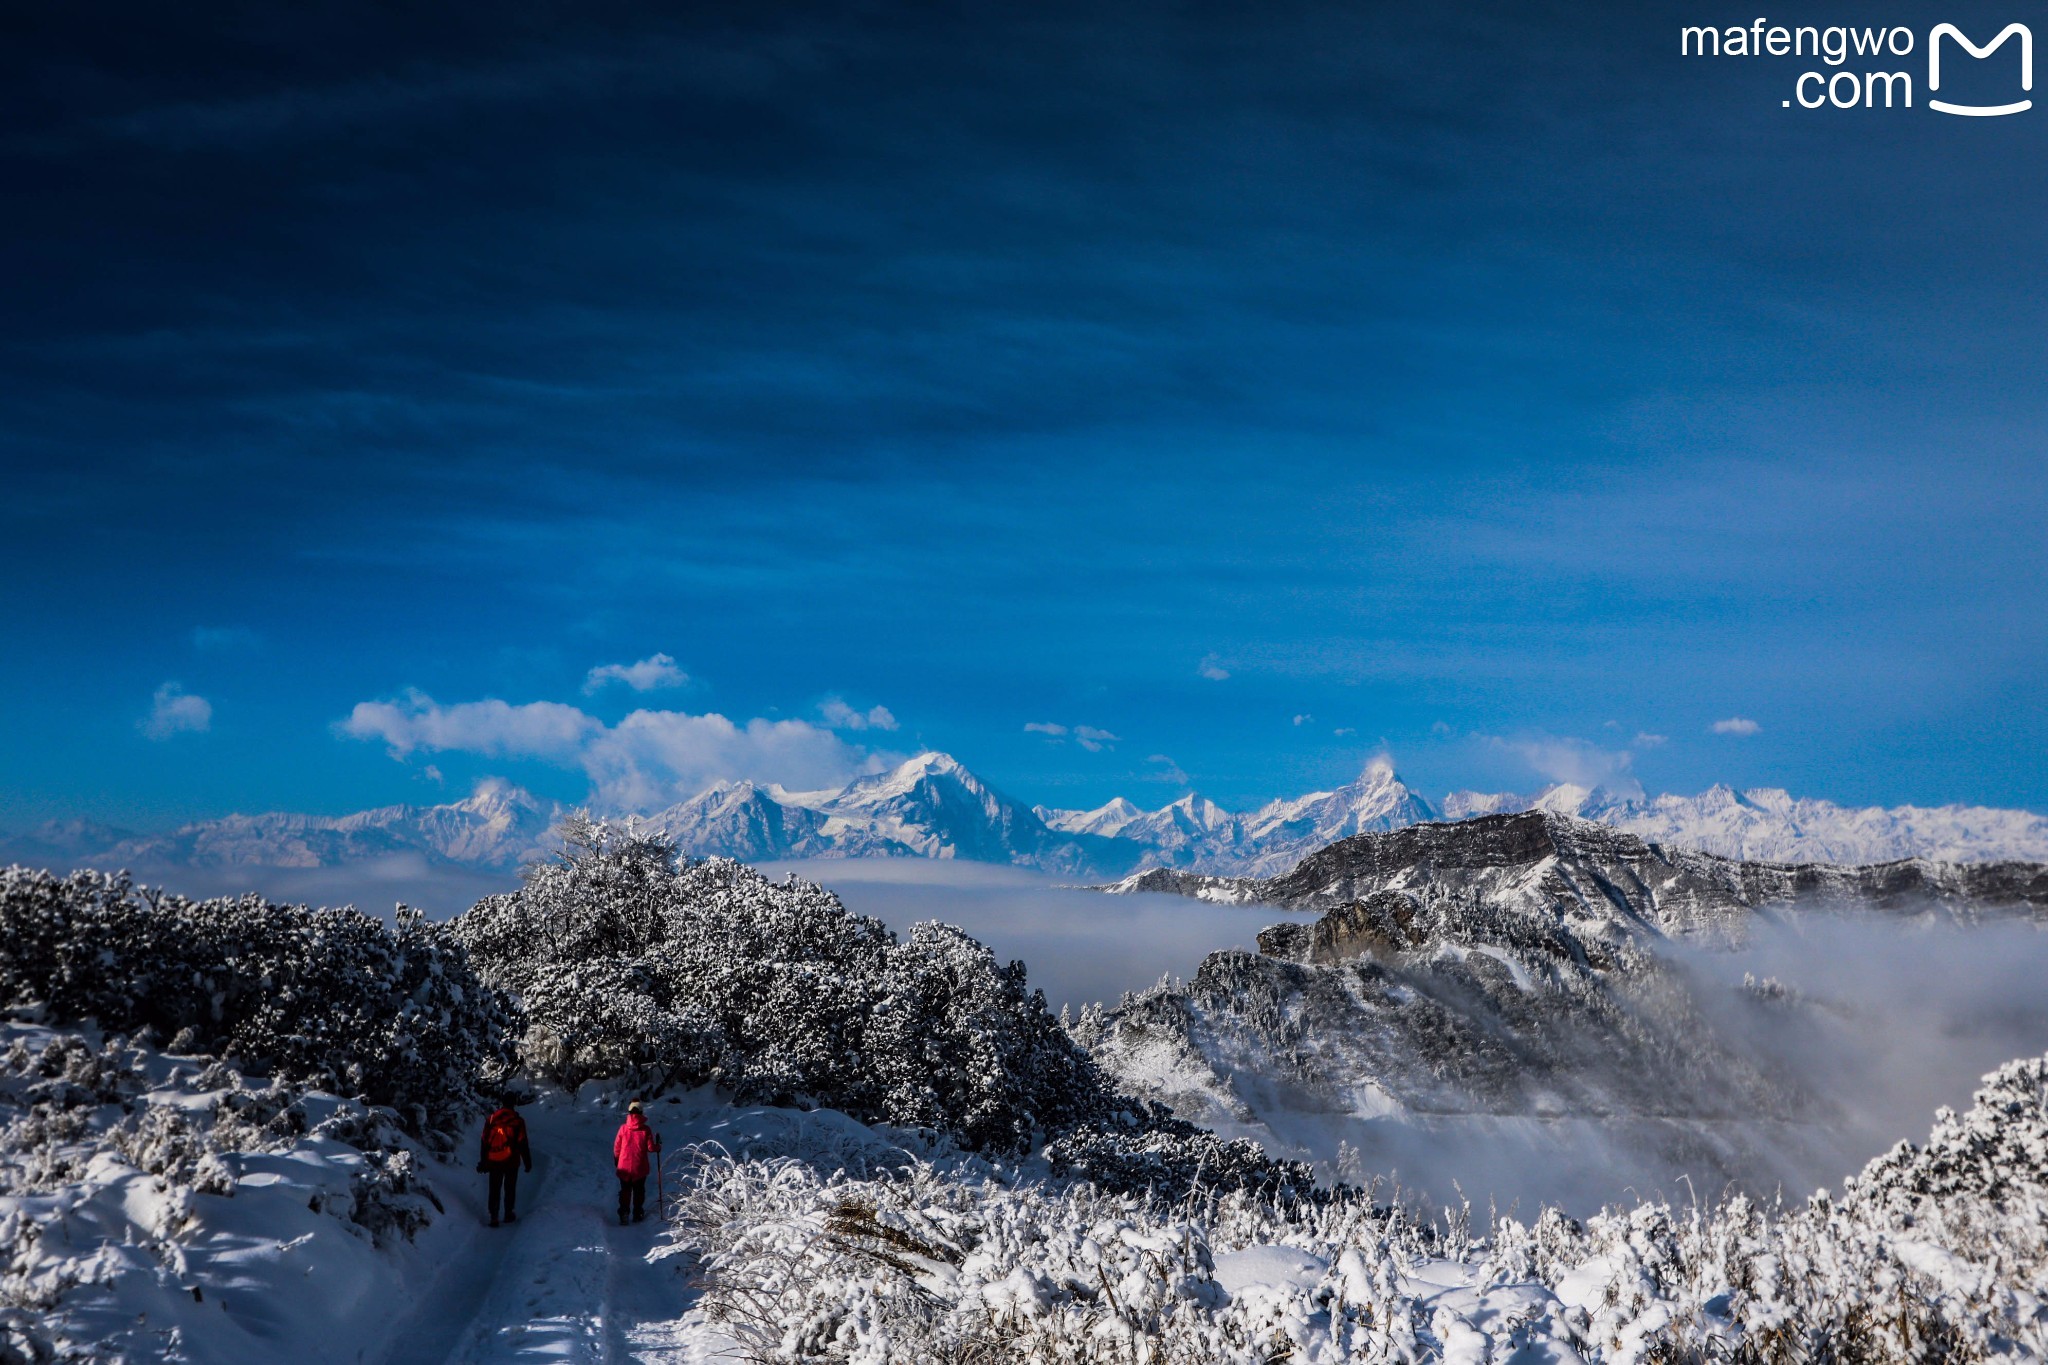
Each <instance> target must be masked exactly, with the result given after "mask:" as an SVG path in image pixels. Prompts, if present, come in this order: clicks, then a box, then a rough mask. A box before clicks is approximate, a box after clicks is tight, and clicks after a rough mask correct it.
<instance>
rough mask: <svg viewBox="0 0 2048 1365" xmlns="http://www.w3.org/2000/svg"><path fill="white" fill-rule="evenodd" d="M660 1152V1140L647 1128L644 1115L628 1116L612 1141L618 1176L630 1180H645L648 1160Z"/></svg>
mask: <svg viewBox="0 0 2048 1365" xmlns="http://www.w3.org/2000/svg"><path fill="white" fill-rule="evenodd" d="M660 1150H661V1139H660V1138H658V1137H656V1136H655V1135H654V1130H653V1129H652V1128H649V1127H648V1126H647V1116H646V1115H644V1114H628V1115H626V1121H625V1122H624V1123H622V1124H620V1125H619V1135H618V1136H617V1137H615V1138H613V1139H612V1155H613V1156H614V1157H617V1158H618V1163H619V1174H620V1175H623V1176H625V1177H627V1178H628V1179H631V1180H645V1179H646V1178H647V1171H648V1158H649V1157H651V1156H652V1155H653V1154H654V1153H656V1152H658V1151H660Z"/></svg>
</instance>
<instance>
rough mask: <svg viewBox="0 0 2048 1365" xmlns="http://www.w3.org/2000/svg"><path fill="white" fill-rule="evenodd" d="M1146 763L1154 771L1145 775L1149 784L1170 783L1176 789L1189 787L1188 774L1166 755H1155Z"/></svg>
mask: <svg viewBox="0 0 2048 1365" xmlns="http://www.w3.org/2000/svg"><path fill="white" fill-rule="evenodd" d="M1145 761H1146V762H1147V763H1150V764H1151V765H1152V771H1151V772H1148V773H1146V774H1145V780H1146V781H1147V782H1170V783H1172V784H1173V785H1174V786H1176V787H1185V786H1187V785H1188V775H1187V773H1186V772H1184V771H1183V770H1182V769H1181V766H1180V764H1178V763H1176V762H1174V761H1173V760H1172V759H1170V758H1168V757H1167V756H1166V755H1165V754H1153V755H1152V756H1151V757H1149V758H1147V759H1146V760H1145Z"/></svg>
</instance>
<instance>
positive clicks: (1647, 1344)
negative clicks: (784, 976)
mask: <svg viewBox="0 0 2048 1365" xmlns="http://www.w3.org/2000/svg"><path fill="white" fill-rule="evenodd" d="M4 1028H5V1035H6V1036H5V1037H4V1038H0V1053H4V1054H5V1057H6V1061H7V1065H6V1067H5V1068H4V1070H0V1101H4V1104H5V1106H6V1111H5V1113H4V1114H0V1117H5V1118H6V1120H7V1122H6V1128H5V1133H6V1138H7V1141H6V1142H5V1143H0V1177H4V1180H0V1248H4V1249H5V1250H6V1253H7V1264H6V1265H5V1266H4V1267H0V1269H4V1275H0V1325H4V1326H6V1327H7V1328H8V1329H9V1331H10V1332H11V1333H12V1334H13V1335H12V1336H11V1337H10V1338H7V1339H0V1360H8V1361H11V1360H13V1359H16V1358H25V1359H46V1358H49V1357H48V1356H47V1355H44V1356H38V1355H36V1354H35V1351H34V1349H33V1343H34V1339H35V1337H36V1334H38V1333H40V1334H42V1336H43V1339H44V1341H45V1344H46V1345H55V1347H56V1348H57V1351H58V1353H59V1354H58V1358H60V1359H85V1360H93V1361H106V1362H128V1361H136V1362H141V1361H180V1362H192V1363H193V1365H256V1363H257V1362H276V1361H289V1362H293V1365H440V1363H441V1362H460V1363H461V1365H481V1363H482V1362H512V1361H533V1362H538V1361H548V1362H593V1363H595V1362H605V1363H606V1365H616V1363H617V1362H626V1361H646V1362H663V1363H664V1365H709V1362H712V1361H714V1360H721V1359H731V1358H732V1355H731V1351H732V1348H733V1347H734V1346H736V1345H751V1346H752V1347H754V1348H755V1349H756V1350H758V1351H760V1352H762V1353H763V1354H766V1355H771V1356H774V1357H775V1358H788V1356H789V1355H790V1354H792V1353H802V1354H804V1355H805V1356H806V1358H813V1357H815V1356H823V1357H826V1358H831V1359H837V1360H842V1361H846V1362H849V1365H897V1363H898V1362H904V1361H922V1360H927V1359H931V1360H937V1359H947V1360H952V1359H969V1358H972V1359H1016V1360H1033V1361H1044V1362H1077V1363H1084V1365H1094V1363H1095V1362H1098V1361H1103V1362H1127V1361H1128V1362H1131V1363H1132V1365H1142V1363H1143V1362H1148V1361H1159V1360H1165V1359H1168V1358H1171V1359H1174V1360H1201V1361H1204V1362H1245V1363H1246V1365H1249V1362H1254V1361H1260V1362H1263V1361H1270V1360H1273V1359H1279V1358H1283V1357H1284V1358H1289V1359H1294V1360H1297V1361H1300V1362H1304V1365H1317V1362H1322V1363H1324V1365H1336V1362H1342V1361H1355V1360H1377V1359H1409V1360H1415V1361H1444V1362H1486V1361H1493V1362H1501V1361H1518V1362H1523V1363H1524V1365H1535V1363H1536V1362H1545V1361H1549V1362H1570V1361H1576V1360H1586V1361H1596V1360H1597V1361H1604V1362H1630V1363H1631V1365H1638V1363H1639V1362H1642V1361H1644V1360H1645V1359H1647V1358H1648V1357H1649V1355H1650V1354H1652V1353H1653V1350H1654V1349H1664V1348H1665V1347H1668V1346H1670V1345H1671V1344H1673V1343H1674V1342H1678V1341H1683V1342H1684V1343H1686V1345H1687V1348H1688V1349H1695V1348H1696V1349H1702V1350H1719V1351H1722V1352H1723V1353H1724V1354H1725V1351H1726V1349H1728V1348H1730V1347H1732V1346H1733V1345H1734V1344H1736V1343H1737V1342H1740V1341H1746V1340H1750V1339H1752V1337H1753V1336H1754V1335H1755V1334H1758V1333H1763V1334H1770V1333H1781V1332H1782V1331H1786V1330H1791V1326H1788V1325H1793V1326H1797V1327H1798V1328H1799V1330H1802V1331H1804V1330H1807V1329H1808V1326H1809V1325H1810V1324H1814V1323H1819V1324H1823V1327H1822V1328H1821V1329H1820V1330H1836V1331H1839V1330H1845V1329H1844V1328H1842V1327H1841V1326H1840V1325H1841V1324H1863V1325H1862V1326H1861V1327H1857V1328H1856V1329H1855V1330H1858V1331H1861V1332H1863V1333H1864V1335H1865V1336H1866V1337H1868V1338H1869V1340H1867V1341H1865V1342H1863V1345H1864V1346H1865V1347H1867V1348H1869V1349H1868V1354H1869V1355H1870V1357H1871V1358H1873V1359H1886V1360H1889V1359H1901V1360H1904V1359H1918V1358H1925V1355H1924V1352H1925V1350H1926V1349H1927V1348H1928V1343H1929V1337H1928V1335H1927V1334H1928V1333H1929V1332H1930V1331H1936V1332H1945V1333H1947V1334H1948V1335H1947V1336H1946V1337H1938V1338H1935V1340H1941V1341H1946V1342H1948V1343H1950V1345H1951V1346H1952V1347H1953V1348H1954V1349H1956V1350H1961V1351H1963V1352H1964V1354H1968V1353H1969V1352H1975V1353H1976V1356H1977V1357H1981V1358H1987V1359H1988V1358H2002V1359H2012V1360H2028V1361H2038V1360H2041V1359H2042V1358H2043V1356H2044V1347H2048V1276H2044V1274H2043V1269H2042V1268H2043V1266H2044V1265H2048V1253H2044V1245H2043V1234H2042V1232H2041V1228H2042V1226H2043V1225H2042V1223H2041V1221H2040V1215H2039V1210H2040V1208H2041V1207H2043V1206H2044V1198H2048V1165H2044V1162H2048V1156H2044V1154H2048V1136H2044V1135H2048V1117H2044V1101H2048V1064H2043V1063H2016V1064H2014V1065H2013V1066H2011V1067H2008V1068H2005V1069H2004V1070H2003V1071H2002V1072H2001V1074H2000V1076H1999V1077H1996V1078H1992V1079H1993V1080H1994V1081H1995V1082H1996V1085H1994V1086H1993V1087H1992V1088H1991V1089H1989V1090H1987V1091H1986V1092H1984V1093H1983V1094H1982V1095H1980V1102H1979V1104H1978V1106H1977V1107H1976V1108H1974V1109H1972V1110H1971V1111H1970V1113H1969V1114H1967V1115H1963V1116H1960V1117H1958V1116H1955V1115H1949V1114H1944V1115H1943V1116H1942V1117H1941V1119H1940V1121H1939V1122H1938V1123H1937V1127H1936V1132H1935V1135H1934V1138H1933V1139H1932V1141H1931V1143H1930V1146H1929V1148H1928V1150H1927V1151H1926V1152H1925V1153H1924V1154H1922V1153H1917V1152H1914V1151H1912V1150H1910V1149H1903V1148H1902V1149H1901V1151H1900V1152H1899V1153H1895V1154H1893V1155H1892V1156H1891V1157H1888V1158H1887V1162H1886V1163H1880V1164H1879V1165H1877V1166H1873V1167H1872V1168H1871V1171H1870V1172H1868V1173H1866V1175H1865V1177H1864V1178H1863V1180H1862V1182H1861V1184H1860V1185H1858V1186H1856V1187H1855V1191H1854V1194H1853V1197H1851V1192H1850V1191H1845V1193H1844V1197H1843V1201H1842V1203H1841V1204H1840V1205H1839V1206H1837V1205H1834V1204H1830V1203H1827V1202H1825V1201H1823V1202H1821V1203H1818V1204H1816V1205H1813V1206H1810V1207H1807V1208H1804V1209H1791V1210H1785V1211H1783V1212H1782V1213H1778V1214H1772V1213H1769V1212H1767V1211H1762V1210H1756V1209H1753V1208H1749V1207H1747V1206H1731V1207H1729V1208H1725V1209H1722V1210H1718V1211H1712V1212H1703V1211H1702V1210H1699V1209H1697V1208H1694V1209H1692V1210H1682V1209H1673V1208H1670V1207H1667V1206H1664V1205H1660V1204H1646V1205H1643V1206H1641V1207H1638V1208H1634V1209H1629V1210H1617V1211H1615V1212H1614V1213H1612V1214H1610V1215H1603V1216H1602V1217H1600V1218H1598V1219H1595V1220H1592V1222H1590V1223H1589V1224H1588V1225H1585V1226H1583V1227H1581V1226H1579V1225H1576V1224H1571V1223H1569V1222H1568V1221H1566V1220H1562V1219H1558V1218H1557V1217H1556V1216H1555V1215H1549V1216H1546V1217H1545V1218H1543V1219H1539V1220H1537V1221H1536V1222H1534V1223H1530V1224H1517V1223H1515V1222H1513V1221H1511V1220H1504V1221H1503V1222H1502V1223H1500V1224H1498V1225H1496V1226H1495V1227H1494V1228H1493V1229H1492V1232H1491V1235H1490V1236H1487V1235H1485V1233H1484V1230H1473V1232H1474V1233H1477V1234H1478V1235H1477V1236H1474V1235H1469V1234H1468V1232H1467V1230H1466V1229H1465V1228H1463V1227H1462V1225H1461V1222H1460V1220H1459V1219H1458V1218H1456V1217H1455V1216H1454V1217H1453V1218H1452V1219H1451V1220H1450V1221H1449V1222H1448V1223H1447V1224H1444V1225H1442V1226H1441V1227H1439V1228H1438V1229H1436V1230H1435V1231H1428V1230H1424V1229H1422V1228H1420V1227H1418V1226H1416V1225H1415V1224H1414V1223H1412V1222H1409V1221H1407V1220H1405V1219H1403V1218H1400V1217H1392V1218H1390V1217H1389V1215H1388V1214H1387V1213H1386V1212H1385V1211H1384V1210H1375V1209H1374V1208H1373V1207H1372V1206H1371V1205H1370V1204H1368V1203H1361V1202H1356V1201H1353V1202H1339V1203H1336V1204H1332V1205H1329V1206H1322V1207H1315V1206H1311V1207H1305V1208H1298V1209H1294V1210H1291V1211H1289V1210H1282V1209H1277V1208H1275V1207H1273V1206H1271V1205H1268V1204H1264V1203H1262V1202H1260V1201H1257V1200H1248V1199H1244V1198H1242V1197H1238V1196H1227V1197H1223V1198H1221V1199H1216V1200H1207V1199H1205V1200H1202V1201H1199V1202H1198V1201H1195V1200H1192V1199H1191V1200H1188V1201H1185V1202H1181V1201H1176V1202H1175V1203H1173V1204H1164V1203H1152V1202H1148V1201H1146V1200H1144V1199H1142V1198H1139V1197H1135V1196H1114V1195H1109V1194H1105V1193H1103V1192H1101V1191H1098V1190H1095V1189H1093V1188H1092V1187H1087V1186H1069V1185H1065V1184H1063V1183H1060V1182H1054V1181H1049V1180H1046V1179H1044V1175H1045V1172H1044V1169H1043V1167H1042V1166H1041V1165H1040V1164H1038V1163H1036V1162H1031V1163H1026V1164H1025V1165H1024V1166H1022V1167H1002V1168H998V1167H992V1166H990V1165H989V1164H988V1163H987V1162H985V1161H982V1160H981V1159H979V1158H976V1157H972V1156H967V1155H963V1154H959V1153H954V1152H949V1151H948V1150H945V1149H934V1148H931V1147H929V1146H927V1145H925V1144H924V1143H923V1142H922V1141H921V1140H919V1139H917V1138H915V1137H913V1136H911V1135H908V1134H903V1133H896V1132H891V1131H888V1130H882V1129H876V1128H870V1127H866V1126H863V1125H861V1124H858V1123H856V1122H854V1121H852V1120H850V1119H847V1118H845V1117H844V1116H842V1115H839V1114H836V1113H833V1112H831V1111H814V1112H809V1113H804V1112H798V1111H795V1110H786V1109H737V1108H734V1107H731V1106H729V1105H726V1104H723V1103H721V1102H720V1101H719V1100H718V1099H717V1097H716V1096H715V1095H713V1094H711V1093H709V1092H705V1091H698V1092H691V1093H689V1094H685V1095H680V1096H676V1097H673V1098H670V1099H665V1100H663V1101H661V1102H658V1103H656V1104H653V1105H651V1106H650V1117H651V1119H652V1121H653V1123H654V1126H655V1127H656V1129H657V1131H659V1132H660V1133H661V1135H662V1136H663V1138H664V1139H665V1142H666V1148H667V1157H666V1161H665V1167H666V1184H667V1191H668V1193H669V1194H670V1195H671V1196H675V1195H677V1194H679V1193H683V1194H684V1195H685V1197H684V1198H682V1199H680V1200H678V1201H676V1204H677V1206H678V1207H679V1209H680V1212H681V1213H682V1214H683V1217H681V1218H680V1219H679V1220H678V1221H676V1222H674V1223H671V1224H664V1223H663V1222H662V1221H661V1220H659V1219H657V1218H653V1217H650V1218H649V1220H648V1221H647V1222H645V1223H641V1224H636V1225H632V1226H623V1227H622V1226H620V1225H619V1224H618V1221H617V1218H616V1215H615V1208H616V1197H617V1184H616V1181H615V1179H614V1177H613V1175H612V1172H611V1167H612V1161H611V1138H612V1134H613V1132H614V1130H615V1129H616V1127H617V1123H618V1120H619V1117H620V1115H619V1110H618V1108H617V1105H616V1101H611V1100H606V1099H593V1098H588V1097H586V1098H585V1099H583V1100H581V1101H577V1100H572V1099H571V1098H570V1097H568V1096H566V1095H563V1094H561V1093H559V1092H555V1093H553V1094H551V1095H548V1096H545V1097H543V1098H542V1099H541V1100H540V1101H538V1102H536V1103H534V1104H531V1105H528V1106H527V1107H526V1108H525V1111H524V1112H525V1114H526V1117H527V1122H528V1126H529V1130H530V1133H531V1139H532V1146H533V1152H534V1166H535V1169H534V1171H533V1172H532V1174H531V1175H530V1176H528V1177H527V1178H526V1179H525V1180H524V1181H522V1188H521V1191H520V1217H519V1220H518V1221H517V1222H516V1223H514V1224H510V1225H508V1226H504V1227H500V1228H496V1229H493V1228H490V1227H487V1226H486V1225H485V1221H484V1209H483V1204H484V1193H485V1181H484V1179H483V1177H481V1176H479V1175H477V1174H475V1173H474V1171H473V1170H472V1163H473V1161H474V1150H475V1149H474V1145H473V1144H474V1142H475V1129H474V1126H472V1130H471V1132H470V1134H469V1135H468V1136H467V1139H466V1143H465V1147H464V1149H463V1150H462V1151H460V1152H458V1153H457V1154H456V1155H455V1157H454V1158H453V1159H452V1160H450V1161H445V1162H444V1161H432V1160H429V1161H426V1162H424V1163H422V1164H421V1165H420V1166H419V1168H418V1169H417V1171H415V1170H414V1169H413V1167H412V1166H411V1165H410V1161H411V1158H408V1157H404V1156H403V1155H402V1154H401V1155H398V1156H396V1157H392V1156H389V1155H386V1152H387V1150H388V1149H386V1148H384V1147H380V1146H379V1143H378V1142H376V1141H367V1142H365V1140H364V1135H365V1133H366V1132H367V1133H370V1134H371V1136H373V1137H374V1136H376V1134H377V1132H378V1131H379V1130H375V1129H374V1121H375V1115H374V1114H373V1113H366V1111H363V1110H361V1109H360V1107H357V1106H352V1104H351V1102H348V1101H344V1100H339V1099H336V1098H334V1097H332V1096H324V1095H318V1094H312V1095H297V1096H292V1095H289V1094H288V1093H287V1092H281V1091H275V1090H271V1089H268V1088H266V1087H265V1086H264V1085H263V1084H262V1082H261V1080H260V1078H249V1077H234V1076H227V1077H225V1078H224V1077H223V1075H222V1069H221V1068H218V1067H215V1066H212V1065H210V1064H208V1063H207V1062H206V1060H205V1059H202V1058H183V1057H177V1056H170V1055H166V1054H164V1053H161V1052H157V1051H152V1050H149V1049H143V1048H134V1047H129V1046H125V1045H122V1044H119V1043H116V1044H114V1045H107V1044H106V1043H105V1041H104V1040H102V1039H99V1038H97V1037H94V1036H92V1035H77V1034H71V1035H67V1034H65V1033H63V1032H62V1031H56V1030H50V1029H46V1028H42V1027H40V1026H36V1025H32V1024H23V1023H11V1024H7V1025H5V1026H4ZM17 1045H18V1046H17ZM53 1048H54V1049H55V1050H54V1051H52V1049H53ZM60 1054H61V1055H60ZM52 1058H55V1059H57V1060H58V1061H61V1062H62V1063H63V1064H62V1065H61V1066H57V1065H56V1064H55V1062H53V1061H51V1060H50V1059H52ZM175 1115H183V1116H185V1117H184V1119H183V1120H181V1122H182V1123H183V1124H184V1125H185V1126H182V1127H181V1126H180V1124H179V1123H174V1122H173V1121H172V1116H175ZM294 1116H296V1117H294ZM301 1121H303V1123H304V1125H305V1126H304V1127H303V1128H298V1127H297V1125H298V1124H299V1123H300V1122H301ZM365 1125H371V1126H369V1127H366V1126H365ZM280 1135H282V1136H280ZM351 1136H353V1137H354V1138H355V1139H356V1140H357V1142H359V1143H363V1144H364V1145H356V1143H352V1142H350V1141H346V1140H343V1139H344V1138H348V1137H351ZM393 1162H395V1165H396V1168H401V1169H402V1170H403V1172H405V1178H404V1179H397V1180H394V1179H390V1178H388V1177H389V1174H390V1170H391V1169H393V1164H392V1163H393ZM380 1163H382V1165H383V1167H384V1169H385V1172H386V1177H387V1178H384V1179H382V1181H381V1183H380V1181H379V1180H377V1179H372V1178H371V1177H373V1176H375V1175H376V1172H377V1170H378V1169H379V1167H380ZM1020 1177H1021V1179H1020ZM366 1181H367V1182H368V1183H367V1184H366ZM366 1189H368V1190H369V1191H370V1192H371V1193H372V1194H373V1195H375V1198H374V1199H371V1200H370V1201H369V1202H368V1203H367V1204H366V1203H365V1197H364V1191H365V1190H366ZM649 1193H650V1195H651V1196H652V1195H654V1194H655V1191H654V1190H652V1189H651V1190H650V1192H649ZM650 1204H652V1200H650ZM366 1207H367V1208H368V1209H369V1213H370V1216H369V1218H368V1220H367V1221H365V1219H364V1216H363V1215H364V1210H365V1208H366ZM352 1213H353V1216H352ZM412 1214H418V1215H420V1216H423V1217H426V1218H428V1221H427V1222H426V1223H425V1225H424V1226H421V1227H418V1228H417V1229H416V1233H415V1235H414V1236H412V1237H411V1238H408V1237H406V1236H405V1235H403V1232H402V1230H400V1229H399V1228H397V1227H396V1226H395V1225H394V1224H393V1222H392V1219H393V1218H397V1217H400V1216H405V1217H409V1216H410V1215H412ZM372 1227H377V1228H380V1229H381V1231H380V1232H378V1233H374V1234H373V1232H372V1231H371V1228H372ZM1877 1308H1881V1309H1882V1310H1883V1311H1882V1312H1881V1313H1877V1312H1876V1311H1875V1310H1876V1309H1877ZM1909 1308H1910V1309H1911V1315H1912V1321H1911V1322H1910V1323H1909V1322H1908V1321H1907V1316H1908V1311H1907V1310H1908V1309H1909ZM735 1310H737V1311H735ZM719 1311H723V1312H725V1313H726V1314H727V1316H726V1317H725V1318H724V1319H723V1320H722V1321H714V1318H715V1317H716V1315H717V1313H718V1312H719ZM1830 1322H1832V1323H1835V1324H1837V1327H1836V1328H1833V1329H1830V1328H1826V1327H1825V1326H1824V1324H1826V1323H1830ZM1873 1323H1874V1324H1876V1325H1875V1326H1871V1325H1870V1324H1873ZM1894 1323H1896V1324H1897V1326H1896V1328H1894V1326H1893V1324H1894ZM1894 1330H1896V1332H1897V1333H1899V1334H1900V1335H1901V1337H1902V1338H1903V1339H1902V1340H1900V1341H1898V1342H1896V1343H1892V1342H1889V1341H1888V1339H1887V1334H1889V1333H1892V1332H1894ZM24 1332H26V1334H27V1335H26V1336H24V1335H23V1333H24ZM10 1342H12V1347H13V1348H12V1350H11V1351H10ZM1660 1342H1661V1343H1663V1345H1661V1346H1660V1345H1659V1343H1660ZM1914 1342H1918V1343H1919V1345H1918V1346H1915V1345H1913V1344H1912V1343H1914ZM24 1343H27V1344H26V1345H24ZM1162 1351H1163V1352H1166V1354H1163V1355H1162V1354H1161V1352H1162ZM991 1353H993V1354H991Z"/></svg>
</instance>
